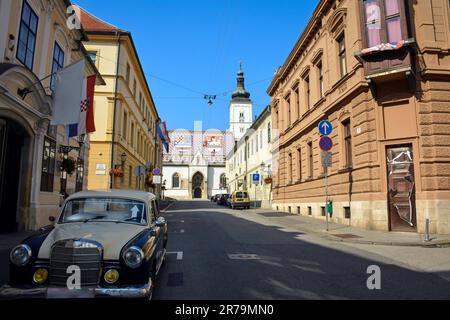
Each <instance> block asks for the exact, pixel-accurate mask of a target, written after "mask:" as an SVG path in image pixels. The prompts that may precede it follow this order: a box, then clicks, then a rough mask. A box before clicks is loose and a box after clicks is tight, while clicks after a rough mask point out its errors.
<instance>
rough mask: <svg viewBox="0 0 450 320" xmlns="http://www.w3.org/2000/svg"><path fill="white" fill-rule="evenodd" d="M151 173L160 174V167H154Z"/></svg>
mask: <svg viewBox="0 0 450 320" xmlns="http://www.w3.org/2000/svg"><path fill="white" fill-rule="evenodd" d="M153 174H154V175H155V176H159V175H161V169H160V168H155V169H154V170H153Z"/></svg>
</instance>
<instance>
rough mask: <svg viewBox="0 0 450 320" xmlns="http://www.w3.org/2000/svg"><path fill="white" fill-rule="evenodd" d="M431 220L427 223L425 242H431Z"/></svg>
mask: <svg viewBox="0 0 450 320" xmlns="http://www.w3.org/2000/svg"><path fill="white" fill-rule="evenodd" d="M430 241H431V238H430V219H427V220H426V221H425V242H430Z"/></svg>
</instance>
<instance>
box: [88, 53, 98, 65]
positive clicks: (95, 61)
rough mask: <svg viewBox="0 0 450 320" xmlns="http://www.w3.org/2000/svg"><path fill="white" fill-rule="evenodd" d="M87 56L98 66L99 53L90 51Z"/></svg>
mask: <svg viewBox="0 0 450 320" xmlns="http://www.w3.org/2000/svg"><path fill="white" fill-rule="evenodd" d="M87 55H88V57H89V59H91V60H92V62H93V63H94V64H95V65H97V51H88V53H87Z"/></svg>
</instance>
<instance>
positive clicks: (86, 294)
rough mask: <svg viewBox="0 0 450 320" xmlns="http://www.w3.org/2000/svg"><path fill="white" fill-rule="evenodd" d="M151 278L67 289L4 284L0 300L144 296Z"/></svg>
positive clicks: (150, 285) (148, 288) (148, 289)
mask: <svg viewBox="0 0 450 320" xmlns="http://www.w3.org/2000/svg"><path fill="white" fill-rule="evenodd" d="M151 290H152V280H151V279H150V280H149V283H147V284H145V285H143V286H129V287H110V288H102V287H96V288H89V289H81V290H69V289H67V288H62V287H61V288H60V287H43V288H14V287H11V286H8V285H5V286H3V287H1V288H0V300H17V299H92V298H108V297H109V298H127V299H136V298H146V297H148V296H150V295H151V294H152V292H151Z"/></svg>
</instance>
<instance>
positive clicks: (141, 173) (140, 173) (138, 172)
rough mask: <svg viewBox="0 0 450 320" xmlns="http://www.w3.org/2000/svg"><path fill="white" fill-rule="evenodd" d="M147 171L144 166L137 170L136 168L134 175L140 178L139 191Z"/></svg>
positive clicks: (138, 167)
mask: <svg viewBox="0 0 450 320" xmlns="http://www.w3.org/2000/svg"><path fill="white" fill-rule="evenodd" d="M146 171H147V169H146V168H145V167H144V166H137V167H136V168H134V175H135V176H136V177H138V181H137V182H138V186H139V189H140V188H141V178H142V177H143V176H145V172H146Z"/></svg>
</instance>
